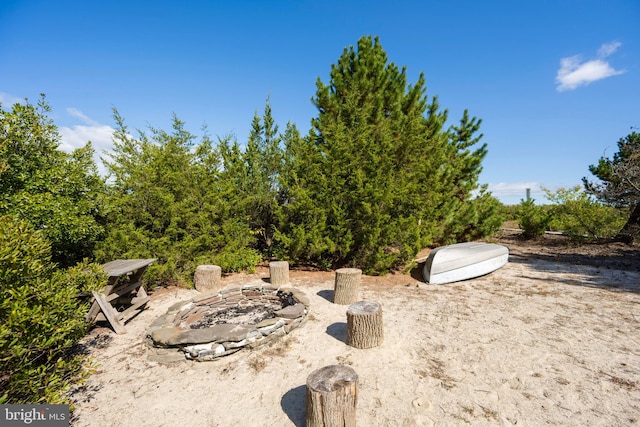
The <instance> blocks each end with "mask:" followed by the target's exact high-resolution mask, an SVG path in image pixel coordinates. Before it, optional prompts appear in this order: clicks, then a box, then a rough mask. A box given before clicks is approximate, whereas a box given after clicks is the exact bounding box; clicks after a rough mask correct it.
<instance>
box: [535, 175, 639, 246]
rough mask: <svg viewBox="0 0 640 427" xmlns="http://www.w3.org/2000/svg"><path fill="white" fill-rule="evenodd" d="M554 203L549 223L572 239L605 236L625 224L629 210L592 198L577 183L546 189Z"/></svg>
mask: <svg viewBox="0 0 640 427" xmlns="http://www.w3.org/2000/svg"><path fill="white" fill-rule="evenodd" d="M545 193H546V197H547V199H549V200H550V201H552V202H553V203H554V205H553V206H552V207H551V212H552V216H553V220H552V221H551V223H550V227H551V228H552V229H554V230H558V231H562V232H563V234H564V235H566V236H569V237H571V238H573V239H575V240H584V239H606V238H611V237H613V236H615V235H616V233H617V232H618V231H619V230H620V229H621V228H622V227H623V226H624V224H625V222H626V220H627V218H628V215H629V213H628V212H627V211H625V210H622V209H618V208H615V207H613V206H610V205H606V204H603V203H601V202H598V201H597V200H595V199H594V198H593V197H592V196H590V195H589V194H588V193H586V192H585V191H583V190H582V189H581V188H580V186H575V187H572V188H569V189H565V188H560V189H559V190H557V191H556V192H555V193H553V192H551V191H550V190H547V189H545Z"/></svg>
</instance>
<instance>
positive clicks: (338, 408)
mask: <svg viewBox="0 0 640 427" xmlns="http://www.w3.org/2000/svg"><path fill="white" fill-rule="evenodd" d="M357 403H358V374H356V371H354V370H353V368H351V367H349V366H344V365H329V366H325V367H324V368H320V369H316V370H315V371H313V372H312V373H311V374H310V375H309V376H308V377H307V427H355V425H356V405H357Z"/></svg>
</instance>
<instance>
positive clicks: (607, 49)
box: [598, 41, 622, 58]
mask: <svg viewBox="0 0 640 427" xmlns="http://www.w3.org/2000/svg"><path fill="white" fill-rule="evenodd" d="M620 46H622V43H620V42H615V41H614V42H611V43H605V44H603V45H602V46H600V49H598V56H599V57H600V58H606V57H607V56H609V55H612V54H613V53H615V51H616V50H618V48H619V47H620Z"/></svg>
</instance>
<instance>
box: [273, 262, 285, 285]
mask: <svg viewBox="0 0 640 427" xmlns="http://www.w3.org/2000/svg"><path fill="white" fill-rule="evenodd" d="M269 282H270V283H271V285H272V286H276V287H278V286H283V285H288V284H289V263H288V262H287V261H271V262H270V263H269Z"/></svg>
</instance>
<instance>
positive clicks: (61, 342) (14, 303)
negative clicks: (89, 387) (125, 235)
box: [0, 216, 106, 404]
mask: <svg viewBox="0 0 640 427" xmlns="http://www.w3.org/2000/svg"><path fill="white" fill-rule="evenodd" d="M105 284H106V275H105V273H104V272H103V270H102V268H101V267H100V266H99V265H96V264H88V263H86V262H84V263H81V264H78V265H76V266H75V267H72V268H69V269H67V270H59V269H56V268H55V264H53V263H52V262H51V256H50V245H49V242H48V241H47V239H46V238H45V236H44V233H43V232H41V231H35V230H34V229H33V228H32V227H31V226H30V225H29V224H28V223H26V222H24V221H19V220H16V219H12V218H11V217H9V216H3V217H0V385H1V386H2V387H1V389H2V390H4V391H5V393H6V395H5V397H4V399H5V403H51V404H53V403H62V402H64V401H65V398H64V395H63V394H64V392H65V391H66V389H67V388H68V387H69V386H70V385H71V384H72V382H75V381H78V380H79V379H81V378H83V372H84V371H83V369H82V361H83V358H82V357H81V356H79V355H73V354H72V352H71V351H70V350H71V347H72V346H73V345H74V344H75V343H76V342H77V341H78V340H79V339H80V338H82V337H83V336H84V334H85V332H86V330H87V328H88V324H87V322H86V321H85V318H84V316H85V314H86V313H87V310H88V302H87V301H84V302H83V301H82V300H81V299H80V298H78V296H79V295H81V294H82V293H85V292H89V291H92V290H96V289H100V288H102V287H103V286H104V285H105Z"/></svg>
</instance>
